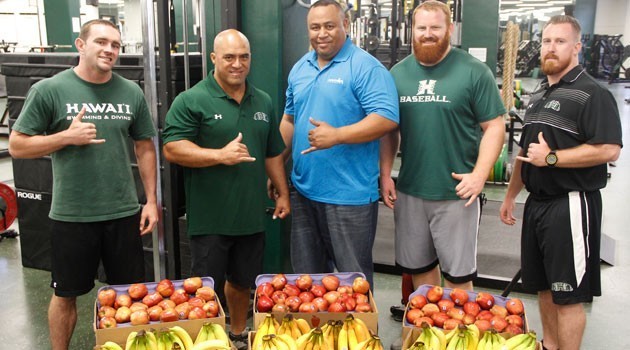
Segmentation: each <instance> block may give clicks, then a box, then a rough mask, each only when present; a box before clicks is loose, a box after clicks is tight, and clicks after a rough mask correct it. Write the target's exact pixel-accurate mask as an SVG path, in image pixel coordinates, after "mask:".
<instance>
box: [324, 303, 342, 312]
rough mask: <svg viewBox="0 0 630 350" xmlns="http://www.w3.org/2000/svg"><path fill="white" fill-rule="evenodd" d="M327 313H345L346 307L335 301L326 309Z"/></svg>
mask: <svg viewBox="0 0 630 350" xmlns="http://www.w3.org/2000/svg"><path fill="white" fill-rule="evenodd" d="M328 312H346V306H345V305H344V304H343V303H342V302H341V301H335V302H334V303H332V304H330V306H329V307H328Z"/></svg>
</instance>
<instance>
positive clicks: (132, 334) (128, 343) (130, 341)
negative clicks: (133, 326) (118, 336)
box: [125, 332, 138, 350]
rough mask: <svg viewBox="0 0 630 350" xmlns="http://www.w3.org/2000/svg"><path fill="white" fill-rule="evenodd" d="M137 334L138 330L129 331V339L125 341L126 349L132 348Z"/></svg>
mask: <svg viewBox="0 0 630 350" xmlns="http://www.w3.org/2000/svg"><path fill="white" fill-rule="evenodd" d="M136 335H138V332H130V333H129V335H128V336H127V341H126V342H125V350H131V346H132V344H133V343H134V341H135V340H136Z"/></svg>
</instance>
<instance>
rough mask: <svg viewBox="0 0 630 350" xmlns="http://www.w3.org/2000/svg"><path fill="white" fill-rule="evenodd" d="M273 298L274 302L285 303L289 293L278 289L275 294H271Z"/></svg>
mask: <svg viewBox="0 0 630 350" xmlns="http://www.w3.org/2000/svg"><path fill="white" fill-rule="evenodd" d="M271 300H273V302H274V304H284V302H285V301H286V300H287V293H285V292H283V291H281V290H276V291H274V292H273V294H271Z"/></svg>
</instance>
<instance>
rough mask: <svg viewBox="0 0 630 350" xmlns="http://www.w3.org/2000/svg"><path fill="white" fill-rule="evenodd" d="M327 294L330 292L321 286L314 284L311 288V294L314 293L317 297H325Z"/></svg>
mask: <svg viewBox="0 0 630 350" xmlns="http://www.w3.org/2000/svg"><path fill="white" fill-rule="evenodd" d="M326 292H328V290H326V287H324V286H322V285H321V284H314V285H313V286H312V287H311V293H313V295H314V296H315V297H323V296H324V294H326Z"/></svg>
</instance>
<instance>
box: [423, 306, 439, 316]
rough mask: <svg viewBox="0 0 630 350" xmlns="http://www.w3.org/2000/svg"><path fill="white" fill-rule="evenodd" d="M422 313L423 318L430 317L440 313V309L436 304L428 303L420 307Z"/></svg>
mask: <svg viewBox="0 0 630 350" xmlns="http://www.w3.org/2000/svg"><path fill="white" fill-rule="evenodd" d="M422 312H424V315H425V316H428V317H431V315H433V314H436V313H438V312H440V308H439V307H438V306H437V304H433V303H428V304H426V305H425V306H423V307H422Z"/></svg>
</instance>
